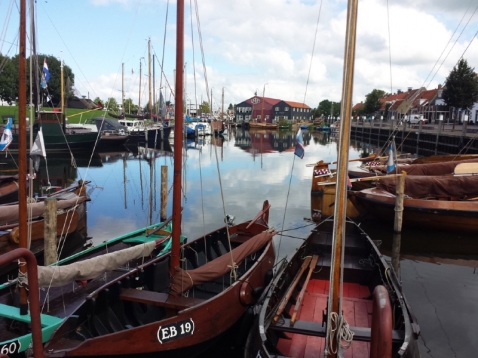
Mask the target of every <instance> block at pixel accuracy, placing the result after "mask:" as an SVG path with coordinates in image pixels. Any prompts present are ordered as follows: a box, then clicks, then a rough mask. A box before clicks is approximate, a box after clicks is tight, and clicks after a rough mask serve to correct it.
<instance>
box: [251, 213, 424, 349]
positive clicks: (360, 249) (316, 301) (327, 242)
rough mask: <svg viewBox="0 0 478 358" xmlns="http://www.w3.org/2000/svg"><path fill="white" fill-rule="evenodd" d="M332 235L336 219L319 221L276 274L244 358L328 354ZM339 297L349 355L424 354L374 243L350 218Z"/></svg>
mask: <svg viewBox="0 0 478 358" xmlns="http://www.w3.org/2000/svg"><path fill="white" fill-rule="evenodd" d="M332 231H333V219H332V218H328V219H326V220H325V221H323V222H321V223H319V224H318V226H317V227H316V228H315V229H314V230H312V232H311V234H310V235H309V236H308V237H307V239H306V240H305V242H304V243H303V244H302V246H301V247H300V248H299V250H298V251H297V252H296V253H295V254H294V256H293V257H292V258H291V259H290V261H289V262H288V263H287V262H284V264H283V265H282V267H281V268H280V269H279V272H278V273H277V274H276V275H275V278H274V280H273V281H272V283H271V285H270V290H269V291H268V292H267V294H265V295H264V299H263V301H262V300H261V301H260V302H261V304H260V305H258V306H257V308H256V309H257V310H259V314H258V316H257V318H256V321H255V323H254V327H253V329H252V330H251V333H250V335H249V337H248V340H247V344H246V355H245V357H248V358H249V357H250V358H253V357H263V358H265V357H312V356H313V357H326V356H327V355H326V354H325V353H324V352H325V349H326V340H325V336H326V333H327V320H326V316H327V315H326V313H327V302H328V295H329V289H330V280H329V276H330V271H331V267H332V259H331V257H332V246H333V240H332V236H333V234H332ZM342 292H343V296H342V310H343V314H344V318H345V320H346V321H347V323H348V324H349V326H350V331H351V332H352V333H353V339H352V341H351V344H350V348H348V349H347V350H345V351H344V356H345V357H377V356H376V355H373V354H372V351H373V350H374V349H375V347H376V346H377V344H383V345H384V346H385V345H388V354H389V355H383V357H397V356H400V357H419V352H418V346H417V341H416V340H417V336H418V334H419V326H418V324H417V322H416V319H415V318H414V316H413V314H412V312H411V310H410V307H409V306H408V303H407V301H406V300H405V298H404V296H403V292H402V288H401V285H400V281H399V280H398V279H397V276H396V274H395V272H394V271H393V268H392V267H390V266H389V265H388V263H387V262H386V261H385V259H384V257H383V256H382V255H381V254H380V252H379V250H378V249H377V247H376V246H375V244H374V242H373V241H372V240H371V239H370V237H369V236H368V235H367V234H366V233H365V232H364V231H363V230H362V229H361V228H360V227H359V226H358V225H357V224H355V223H354V222H352V221H347V223H346V227H345V251H344V272H343V287H342ZM377 300H378V301H380V300H383V302H384V307H386V308H384V309H383V310H381V309H380V307H379V306H380V305H379V304H378V301H377ZM392 312H393V320H392ZM375 321H377V322H376V323H378V325H375ZM392 321H393V322H392ZM382 334H383V336H382Z"/></svg>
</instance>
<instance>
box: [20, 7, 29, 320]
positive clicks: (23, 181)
mask: <svg viewBox="0 0 478 358" xmlns="http://www.w3.org/2000/svg"><path fill="white" fill-rule="evenodd" d="M25 71H26V4H25V0H21V1H20V51H19V57H18V200H19V203H18V204H19V205H18V209H19V213H18V221H19V232H20V247H22V248H28V247H27V246H28V243H27V200H26V199H27V192H26V191H27V128H26V108H27V97H26V96H27V85H26V74H25ZM21 262H22V264H21V265H20V271H21V272H22V273H24V274H25V273H26V272H27V269H26V267H25V261H24V260H23V259H21ZM27 313H28V303H27V292H26V290H25V289H24V288H21V290H20V314H22V315H26V314H27Z"/></svg>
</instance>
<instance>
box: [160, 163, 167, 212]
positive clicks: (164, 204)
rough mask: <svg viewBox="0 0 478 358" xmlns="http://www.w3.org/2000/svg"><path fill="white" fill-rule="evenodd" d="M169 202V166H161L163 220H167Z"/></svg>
mask: <svg viewBox="0 0 478 358" xmlns="http://www.w3.org/2000/svg"><path fill="white" fill-rule="evenodd" d="M167 204H168V167H167V165H162V166H161V214H160V215H161V221H164V220H166V217H167V210H166V207H167Z"/></svg>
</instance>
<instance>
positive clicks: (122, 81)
mask: <svg viewBox="0 0 478 358" xmlns="http://www.w3.org/2000/svg"><path fill="white" fill-rule="evenodd" d="M121 108H122V112H123V113H122V115H123V116H124V114H125V110H124V62H123V63H122V64H121Z"/></svg>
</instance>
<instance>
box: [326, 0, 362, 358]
mask: <svg viewBox="0 0 478 358" xmlns="http://www.w3.org/2000/svg"><path fill="white" fill-rule="evenodd" d="M357 10H358V0H349V1H348V5H347V32H346V36H345V54H344V74H343V84H342V101H341V109H340V111H341V112H340V118H341V121H342V123H341V125H340V134H339V151H338V163H337V188H336V191H335V211H334V231H333V243H334V245H333V247H332V267H331V271H330V290H329V302H328V314H327V338H326V341H327V342H331V346H330V347H328V349H329V350H328V352H327V356H328V357H337V352H338V350H339V345H340V338H339V337H338V335H333V331H332V330H331V328H333V327H332V321H331V318H332V313H336V314H338V315H339V316H340V315H342V304H341V299H340V295H341V290H342V288H341V287H342V286H341V284H342V280H343V272H342V267H341V262H342V259H343V245H344V240H345V215H346V208H347V178H348V172H347V170H348V159H349V142H350V129H351V120H350V118H351V115H352V113H351V111H352V90H353V79H354V62H355V38H356V30H357ZM337 331H338V330H337ZM331 335H333V336H332V337H331Z"/></svg>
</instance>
